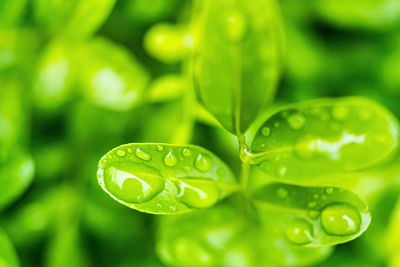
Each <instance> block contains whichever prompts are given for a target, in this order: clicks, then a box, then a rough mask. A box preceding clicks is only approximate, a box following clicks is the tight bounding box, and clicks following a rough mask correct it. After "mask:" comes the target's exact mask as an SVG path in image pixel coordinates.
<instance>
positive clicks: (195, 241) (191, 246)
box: [156, 205, 244, 266]
mask: <svg viewBox="0 0 400 267" xmlns="http://www.w3.org/2000/svg"><path fill="white" fill-rule="evenodd" d="M204 222H207V223H204ZM243 223H244V222H243V220H242V219H241V217H240V215H239V214H238V212H237V211H236V210H234V209H233V208H231V207H229V206H224V205H218V206H216V207H212V208H211V209H207V210H201V211H199V212H195V213H188V214H182V215H177V216H163V217H161V218H160V223H159V226H158V232H157V247H156V251H157V254H158V256H159V257H160V259H161V260H162V261H163V262H164V263H165V264H167V265H169V266H225V265H224V264H223V262H224V261H225V260H226V259H225V257H226V256H228V257H226V258H227V259H228V260H229V255H226V256H225V252H226V250H227V249H228V248H229V245H230V243H232V241H233V240H234V239H235V238H237V236H238V234H239V233H240V232H241V231H243Z"/></svg>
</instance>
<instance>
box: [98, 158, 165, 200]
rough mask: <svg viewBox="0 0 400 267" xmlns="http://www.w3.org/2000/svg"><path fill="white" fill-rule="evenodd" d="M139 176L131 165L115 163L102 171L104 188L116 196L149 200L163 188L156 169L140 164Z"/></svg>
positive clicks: (162, 181)
mask: <svg viewBox="0 0 400 267" xmlns="http://www.w3.org/2000/svg"><path fill="white" fill-rule="evenodd" d="M139 168H140V169H141V173H140V176H139V175H136V174H135V170H134V168H132V167H129V166H126V165H116V166H113V167H108V168H106V169H105V171H104V185H105V188H106V189H107V190H108V191H109V192H110V193H111V194H112V195H114V196H115V197H116V198H118V199H120V200H123V201H126V202H130V203H141V202H145V201H148V200H150V199H151V198H153V197H154V196H155V195H156V194H158V193H160V192H161V191H162V190H163V188H164V180H163V179H162V178H161V177H159V175H158V173H157V171H156V170H153V169H152V168H151V167H145V166H142V165H140V167H139Z"/></svg>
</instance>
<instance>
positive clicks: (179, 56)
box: [144, 23, 195, 64]
mask: <svg viewBox="0 0 400 267" xmlns="http://www.w3.org/2000/svg"><path fill="white" fill-rule="evenodd" d="M194 45H195V39H194V36H193V33H192V32H191V31H190V29H189V27H187V26H179V25H172V24H166V23H160V24H156V25H155V26H153V27H152V28H150V29H149V30H148V32H147V33H146V36H145V38H144V47H145V49H146V50H147V52H148V53H149V54H150V55H151V56H153V57H154V58H156V59H158V60H160V61H162V62H164V63H169V64H172V63H177V62H179V61H181V60H184V59H186V58H188V57H189V56H190V53H191V52H192V50H193V48H194Z"/></svg>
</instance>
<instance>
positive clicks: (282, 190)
mask: <svg viewBox="0 0 400 267" xmlns="http://www.w3.org/2000/svg"><path fill="white" fill-rule="evenodd" d="M277 194H278V196H279V197H280V198H286V197H287V196H288V194H289V193H288V191H287V190H286V189H285V188H282V187H281V188H279V189H278V191H277Z"/></svg>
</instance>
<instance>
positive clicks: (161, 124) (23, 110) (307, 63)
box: [0, 0, 400, 267]
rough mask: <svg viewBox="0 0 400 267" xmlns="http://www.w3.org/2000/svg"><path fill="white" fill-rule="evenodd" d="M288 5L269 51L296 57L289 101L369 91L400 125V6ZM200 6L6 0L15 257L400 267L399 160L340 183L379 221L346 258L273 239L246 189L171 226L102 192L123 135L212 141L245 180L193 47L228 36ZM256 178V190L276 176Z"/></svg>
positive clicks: (283, 89) (5, 109) (9, 245)
mask: <svg viewBox="0 0 400 267" xmlns="http://www.w3.org/2000/svg"><path fill="white" fill-rule="evenodd" d="M221 2H222V1H221ZM249 2H251V1H249ZM278 3H279V6H280V9H281V15H282V18H283V21H284V23H283V24H284V29H283V28H282V25H278V26H279V27H278V28H280V30H281V31H282V32H278V33H271V34H272V35H276V36H278V37H277V38H278V40H277V42H278V45H279V47H280V48H282V47H285V49H283V48H282V51H278V52H277V53H279V55H276V54H275V55H267V56H272V57H273V58H274V60H281V61H282V66H283V67H282V71H281V72H282V74H281V79H280V82H279V86H278V91H277V96H276V102H275V103H276V104H275V106H278V105H281V104H286V103H291V102H296V101H301V100H307V99H313V98H318V97H338V96H349V95H356V96H365V97H368V98H371V99H373V100H375V101H377V102H378V103H380V104H382V105H383V106H385V107H386V108H388V109H389V110H390V111H391V112H392V113H393V114H394V115H395V116H396V117H397V118H400V104H399V103H400V2H399V1H398V0H382V1H373V0H364V1H362V0H351V1H350V0H329V1H328V0H280V1H279V2H278ZM195 4H196V3H192V1H184V0H152V1H148V0H73V1H72V0H0V266H1V267H3V266H4V267H14V266H24V267H25V266H27V267H30V266H32V267H33V266H49V267H50V266H51V267H59V266H60V267H62V266H76V267H80V266H117V267H126V266H151V267H153V266H154V267H155V266H163V264H172V265H180V266H187V265H190V264H195V265H196V264H198V265H200V264H201V265H212V266H240V267H242V266H275V265H278V266H298V265H303V266H304V265H305V266H344V267H346V266H370V267H375V266H376V267H379V266H390V267H398V266H400V256H399V255H400V235H399V233H400V231H399V229H400V198H399V195H400V167H399V166H400V165H399V164H400V163H399V162H400V161H399V159H400V156H398V155H397V156H396V157H395V159H394V160H393V161H390V162H389V161H388V162H384V163H381V165H380V166H377V167H374V168H373V169H369V170H363V171H357V172H354V173H351V174H349V175H348V176H346V175H343V177H340V178H343V179H341V183H343V184H342V186H343V187H344V188H346V189H349V190H351V191H353V192H356V193H357V194H358V195H359V196H360V197H362V198H363V199H364V200H365V202H366V203H367V204H368V206H369V209H370V211H371V214H372V220H371V225H370V227H369V229H368V230H367V231H366V232H365V233H364V234H363V235H362V236H361V237H360V238H358V239H357V240H354V241H352V242H349V243H346V244H343V245H338V246H336V248H335V250H334V251H333V248H330V247H328V248H326V247H325V248H317V249H315V248H312V249H310V248H303V247H300V248H299V247H297V246H293V245H292V244H289V242H288V241H287V240H283V239H276V240H274V239H273V237H271V236H270V235H269V233H268V232H264V231H263V230H260V226H259V225H248V222H244V221H242V220H241V219H236V218H237V217H238V214H237V213H238V212H242V210H245V211H244V212H246V210H247V207H242V205H240V204H239V203H241V201H240V196H238V195H234V196H233V197H232V198H231V199H228V200H226V201H224V202H223V203H222V204H221V205H219V206H216V207H214V208H211V209H210V210H206V211H201V213H193V214H191V213H190V214H185V215H181V216H178V217H173V218H172V217H162V218H161V219H160V220H157V219H156V218H155V217H154V216H150V215H148V214H143V213H139V212H137V211H134V210H131V209H128V208H126V207H124V206H122V205H119V204H118V203H117V202H115V201H113V200H112V199H111V198H110V197H109V196H108V195H106V194H104V193H103V191H102V190H101V188H100V187H99V186H98V184H97V180H96V176H95V173H96V170H97V162H98V159H99V158H100V157H101V156H102V155H104V154H105V153H106V152H107V151H109V150H111V149H112V148H113V147H116V146H118V145H120V144H123V143H131V142H169V143H177V144H185V143H191V144H196V145H201V146H203V147H205V148H207V149H209V150H211V151H212V152H213V153H215V154H216V155H217V156H219V157H221V158H222V159H224V161H225V162H227V163H228V164H229V165H230V166H232V169H233V171H234V172H235V174H236V176H238V175H239V165H240V159H239V157H238V156H237V155H238V145H237V143H236V139H235V138H232V136H230V135H229V134H228V133H227V132H226V131H224V130H222V129H221V127H220V126H219V124H218V122H216V121H215V119H214V117H213V116H212V115H211V114H210V113H208V112H207V111H206V110H205V109H204V107H203V106H202V105H201V104H199V103H198V101H197V100H196V98H195V94H194V88H193V85H192V82H191V81H192V79H191V76H190V72H191V71H192V70H191V68H192V66H191V64H190V55H191V53H192V52H193V51H195V50H198V49H201V48H202V47H203V48H204V47H207V45H209V46H212V45H213V43H212V42H211V43H206V44H204V43H202V41H207V39H206V38H204V40H202V39H201V38H197V37H198V35H197V32H196V31H197V28H196V27H195V25H196V23H198V22H197V21H196V20H192V19H191V15H192V14H191V13H192V9H193V6H194V5H195ZM278 12H279V11H278V9H277V10H272V11H271V10H268V12H265V14H270V15H271V16H280V14H279V13H278ZM263 13H264V12H263V10H258V12H257V14H263ZM192 17H193V16H192ZM194 17H195V16H194ZM212 29H213V28H210V29H209V30H210V31H211V30H212ZM219 34H220V33H219V32H216V33H213V35H212V36H211V37H212V38H216V37H215V36H217V37H218V36H219ZM233 34H235V33H233ZM283 36H284V37H283ZM284 39H285V40H286V42H285V41H284ZM254 42H255V43H256V44H260V42H258V41H254ZM263 42H266V41H265V40H263ZM266 43H267V45H271V43H268V42H266ZM262 47H265V46H264V45H263V46H262ZM247 51H248V53H249V58H250V59H252V61H253V62H257V57H255V56H254V55H255V54H251V53H252V49H251V48H250V49H248V50H247ZM284 51H285V52H284ZM223 52H226V51H224V50H219V52H218V53H220V54H222V53H223ZM222 56H223V55H222ZM250 56H254V57H250ZM213 67H214V68H215V69H216V70H218V68H219V67H220V66H219V65H213ZM221 71H222V70H221ZM246 71H247V70H246ZM223 73H224V75H225V76H224V77H223V78H224V79H227V80H229V79H230V78H231V77H232V76H233V75H232V74H231V73H229V72H228V71H227V70H225V72H223ZM219 74H220V73H217V72H214V73H213V72H211V73H210V75H211V76H212V75H219ZM273 75H277V74H276V73H273ZM272 79H273V80H274V81H275V79H277V78H276V77H275V76H274V77H273V78H272ZM212 90H220V88H215V89H212ZM268 98H270V96H268ZM211 100H213V101H220V103H224V99H222V100H221V99H211ZM211 100H210V101H211ZM260 100H261V99H260ZM226 104H227V103H226ZM261 105H262V107H261ZM275 106H272V107H275ZM257 109H262V111H263V115H261V116H260V117H261V118H264V119H265V117H266V116H267V114H271V109H268V106H266V105H264V104H261V103H260V107H257ZM216 112H217V111H216ZM252 116H253V114H252ZM247 126H248V125H246V127H247ZM249 133H251V134H253V135H254V133H255V130H254V129H252V128H250V130H249ZM359 157H362V155H360V156H359ZM251 172H252V178H253V179H252V180H251V181H249V183H250V185H251V186H253V187H254V188H258V187H260V186H261V185H265V184H268V183H270V182H271V181H270V180H271V178H270V177H266V175H265V174H263V173H261V172H259V171H257V170H251ZM349 177H351V179H350V178H349ZM227 203H230V204H232V205H230V206H228V205H226V204H227ZM232 207H236V208H235V209H233V208H232ZM247 215H248V216H250V217H251V216H254V214H247ZM267 216H270V217H273V216H274V215H267ZM197 221H198V222H199V223H196V222H197ZM183 223H184V227H182V224H183ZM163 227H164V228H163ZM160 229H161V230H160ZM163 229H167V230H165V231H164V230H163ZM262 241H265V242H262ZM250 244H251V245H250ZM155 248H156V249H155ZM160 259H162V260H163V261H164V263H162V262H161V260H160ZM188 259H190V261H188Z"/></svg>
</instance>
